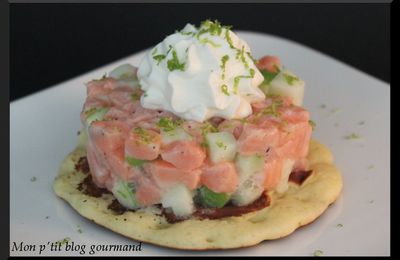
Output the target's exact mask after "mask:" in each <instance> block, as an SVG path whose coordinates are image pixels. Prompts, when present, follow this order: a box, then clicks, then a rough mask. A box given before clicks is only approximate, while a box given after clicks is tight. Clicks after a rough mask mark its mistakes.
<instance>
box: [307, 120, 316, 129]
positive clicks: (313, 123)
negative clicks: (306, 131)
mask: <svg viewBox="0 0 400 260" xmlns="http://www.w3.org/2000/svg"><path fill="white" fill-rule="evenodd" d="M308 123H309V124H310V125H311V127H312V130H315V127H316V126H317V124H316V123H315V122H314V121H312V120H308Z"/></svg>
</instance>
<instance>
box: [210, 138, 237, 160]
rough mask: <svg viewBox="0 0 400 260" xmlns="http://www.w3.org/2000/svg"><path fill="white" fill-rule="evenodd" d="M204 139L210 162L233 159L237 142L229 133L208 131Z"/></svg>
mask: <svg viewBox="0 0 400 260" xmlns="http://www.w3.org/2000/svg"><path fill="white" fill-rule="evenodd" d="M206 141H207V145H208V153H209V156H210V160H211V162H212V163H214V164H215V163H220V162H226V161H233V160H234V159H235V155H236V150H237V142H236V139H235V137H234V136H233V135H232V134H231V133H228V132H218V133H208V134H207V135H206Z"/></svg>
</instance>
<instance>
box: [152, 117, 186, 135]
mask: <svg viewBox="0 0 400 260" xmlns="http://www.w3.org/2000/svg"><path fill="white" fill-rule="evenodd" d="M181 124H182V121H181V120H175V121H173V120H172V119H171V118H169V117H161V118H160V121H158V123H157V126H158V127H159V128H161V129H162V130H164V131H165V132H170V131H173V130H175V129H176V128H177V127H178V126H180V125H181Z"/></svg>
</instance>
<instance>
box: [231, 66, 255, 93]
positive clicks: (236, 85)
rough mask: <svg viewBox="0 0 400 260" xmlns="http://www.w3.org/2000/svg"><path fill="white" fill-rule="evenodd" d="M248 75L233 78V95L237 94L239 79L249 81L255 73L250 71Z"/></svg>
mask: <svg viewBox="0 0 400 260" xmlns="http://www.w3.org/2000/svg"><path fill="white" fill-rule="evenodd" d="M249 73H250V75H248V76H244V75H241V76H236V77H234V78H233V93H234V94H237V93H238V87H239V82H240V79H251V78H254V75H255V73H256V72H255V70H254V69H250V71H249Z"/></svg>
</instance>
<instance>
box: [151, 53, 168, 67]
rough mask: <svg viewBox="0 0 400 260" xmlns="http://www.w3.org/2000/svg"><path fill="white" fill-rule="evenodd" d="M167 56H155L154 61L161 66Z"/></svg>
mask: <svg viewBox="0 0 400 260" xmlns="http://www.w3.org/2000/svg"><path fill="white" fill-rule="evenodd" d="M166 57H167V56H166V55H164V54H158V55H155V56H153V59H155V60H156V61H157V65H159V64H160V62H162V61H163V60H164V59H165V58H166Z"/></svg>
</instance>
